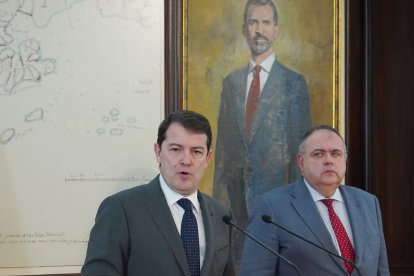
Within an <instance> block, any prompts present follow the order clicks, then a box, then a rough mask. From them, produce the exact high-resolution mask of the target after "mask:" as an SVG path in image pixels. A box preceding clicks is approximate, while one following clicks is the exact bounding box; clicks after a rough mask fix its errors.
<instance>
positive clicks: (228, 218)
mask: <svg viewBox="0 0 414 276" xmlns="http://www.w3.org/2000/svg"><path fill="white" fill-rule="evenodd" d="M222 220H223V222H224V223H225V224H230V223H231V217H229V216H227V215H224V216H223V218H222Z"/></svg>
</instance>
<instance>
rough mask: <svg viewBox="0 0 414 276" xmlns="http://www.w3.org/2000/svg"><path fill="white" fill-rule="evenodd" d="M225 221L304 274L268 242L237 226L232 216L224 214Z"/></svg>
mask: <svg viewBox="0 0 414 276" xmlns="http://www.w3.org/2000/svg"><path fill="white" fill-rule="evenodd" d="M222 219H223V222H224V223H225V224H227V225H231V226H233V227H235V228H236V229H237V230H239V231H240V232H242V233H243V234H245V235H246V236H248V237H249V238H251V239H252V240H254V241H255V242H256V243H258V244H260V245H261V246H262V247H264V248H266V249H267V250H269V251H270V252H271V253H272V254H273V255H275V256H277V257H279V258H280V259H282V260H283V261H285V262H286V263H288V264H289V265H291V266H292V267H293V268H294V269H295V270H296V272H297V273H298V275H299V276H301V275H302V274H301V273H300V270H299V268H298V267H297V266H296V265H295V264H294V263H292V262H291V261H289V260H288V259H286V258H285V257H283V256H282V255H280V254H279V253H277V252H276V251H274V250H273V249H271V248H270V247H269V246H267V245H266V244H264V243H263V242H261V241H259V240H258V239H257V238H255V237H254V236H253V235H252V234H249V233H248V232H247V231H245V230H243V229H242V228H241V227H239V226H237V225H236V224H234V223H233V220H232V219H231V217H229V216H226V215H225V216H223V218H222Z"/></svg>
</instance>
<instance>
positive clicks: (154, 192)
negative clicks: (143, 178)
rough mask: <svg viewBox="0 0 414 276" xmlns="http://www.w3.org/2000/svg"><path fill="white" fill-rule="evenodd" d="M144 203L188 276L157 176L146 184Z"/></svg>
mask: <svg viewBox="0 0 414 276" xmlns="http://www.w3.org/2000/svg"><path fill="white" fill-rule="evenodd" d="M144 202H145V205H146V207H147V209H148V213H149V214H150V215H151V217H152V218H153V219H154V222H155V224H156V225H157V227H158V229H159V230H160V231H161V233H162V234H163V235H164V238H165V242H166V243H168V245H169V246H170V248H171V251H172V252H173V254H174V255H175V258H176V259H177V262H178V264H179V265H180V267H181V269H182V271H183V273H184V275H190V274H191V273H190V269H189V266H188V263H187V259H186V256H185V252H184V248H183V245H182V242H181V237H180V235H179V232H178V230H177V227H176V226H175V222H174V219H173V217H172V215H171V211H170V208H169V207H168V204H167V201H166V200H165V196H164V194H163V192H162V190H161V186H160V183H159V180H158V176H157V177H156V178H155V179H154V180H153V181H151V182H150V183H149V184H148V194H147V197H146V198H145V199H144Z"/></svg>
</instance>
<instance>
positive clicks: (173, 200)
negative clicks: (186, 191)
mask: <svg viewBox="0 0 414 276" xmlns="http://www.w3.org/2000/svg"><path fill="white" fill-rule="evenodd" d="M159 180H160V183H161V189H162V192H163V193H164V196H165V199H166V200H167V204H168V207H170V211H171V214H172V217H173V219H174V222H175V225H176V226H177V230H178V233H180V235H181V222H182V220H183V216H184V209H183V208H182V207H181V206H180V205H178V203H177V201H178V200H180V199H182V198H184V196H182V195H181V194H179V193H177V192H176V191H174V190H172V189H171V188H170V186H168V185H167V183H166V182H165V181H164V178H163V177H162V176H161V174H160V177H159ZM185 198H187V199H189V200H190V201H191V203H193V213H194V215H195V217H196V219H197V226H198V240H199V246H200V270H201V267H202V266H203V261H204V256H205V253H206V235H205V232H204V223H203V216H202V214H201V208H200V202H198V198H197V191H196V192H195V193H193V194H191V195H189V196H186V197H185Z"/></svg>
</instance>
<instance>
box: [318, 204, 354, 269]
mask: <svg viewBox="0 0 414 276" xmlns="http://www.w3.org/2000/svg"><path fill="white" fill-rule="evenodd" d="M321 201H322V203H323V204H325V205H326V207H327V208H328V213H329V219H330V220H331V224H332V228H333V230H334V232H335V236H336V240H337V241H338V244H339V250H341V255H342V257H344V258H347V259H349V260H351V261H353V262H355V251H354V248H353V247H352V244H351V241H350V240H349V237H348V234H347V233H346V231H345V227H344V225H343V224H342V222H341V220H340V219H339V217H338V215H337V214H336V213H335V210H334V208H333V206H332V203H333V201H334V200H333V199H332V198H327V199H322V200H321ZM343 263H344V265H345V268H346V271H348V273H349V274H350V275H351V273H352V270H353V268H354V267H353V265H352V264H350V263H348V262H345V261H343Z"/></svg>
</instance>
